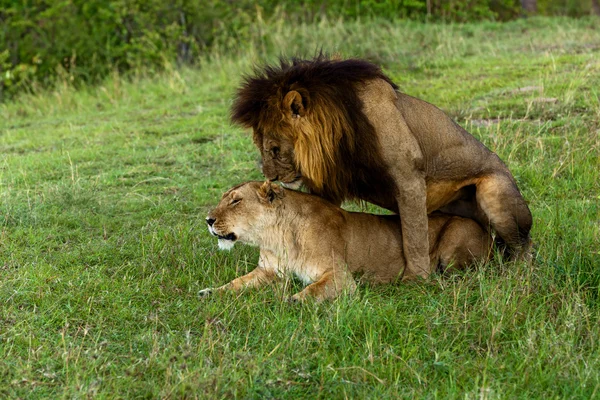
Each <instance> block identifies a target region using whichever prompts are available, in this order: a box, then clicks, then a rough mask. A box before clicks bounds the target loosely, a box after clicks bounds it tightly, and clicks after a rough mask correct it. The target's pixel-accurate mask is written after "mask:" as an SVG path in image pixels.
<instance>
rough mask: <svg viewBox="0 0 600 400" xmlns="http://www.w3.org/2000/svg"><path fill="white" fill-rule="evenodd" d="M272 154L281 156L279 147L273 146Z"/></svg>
mask: <svg viewBox="0 0 600 400" xmlns="http://www.w3.org/2000/svg"><path fill="white" fill-rule="evenodd" d="M271 154H273V157H275V158H277V157H279V147H273V148H272V149H271Z"/></svg>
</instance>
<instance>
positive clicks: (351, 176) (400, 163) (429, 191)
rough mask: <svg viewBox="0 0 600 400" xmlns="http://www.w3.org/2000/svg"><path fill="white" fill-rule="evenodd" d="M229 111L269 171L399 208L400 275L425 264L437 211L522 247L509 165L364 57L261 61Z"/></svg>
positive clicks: (524, 221) (519, 208)
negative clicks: (466, 220)
mask: <svg viewBox="0 0 600 400" xmlns="http://www.w3.org/2000/svg"><path fill="white" fill-rule="evenodd" d="M232 119H233V120H234V121H235V122H237V123H240V124H242V125H244V126H247V127H251V128H252V129H253V131H254V142H255V144H256V146H257V147H258V148H259V149H260V151H261V155H262V159H263V173H264V175H265V177H266V178H267V179H271V180H280V181H281V182H282V183H284V184H288V185H290V187H297V186H299V184H300V183H304V184H305V185H306V186H307V187H308V189H309V190H310V191H311V193H314V194H317V195H319V196H322V197H324V198H326V199H328V200H330V201H332V202H334V203H336V204H341V201H342V200H346V199H362V200H366V201H368V202H371V203H373V204H377V205H379V206H382V207H385V208H387V209H389V210H391V211H394V212H397V213H399V214H400V217H401V219H402V233H403V235H402V245H403V246H402V247H403V250H404V259H405V262H406V269H407V273H406V274H405V278H411V277H416V276H420V277H427V276H429V274H430V273H431V272H432V270H431V265H432V264H433V263H431V262H430V261H431V260H430V257H429V255H428V251H429V249H430V247H431V246H430V245H429V244H428V230H427V224H428V219H427V215H428V214H430V213H431V212H433V211H436V210H440V211H443V212H445V213H450V214H454V215H460V216H463V217H469V218H474V219H476V220H477V221H478V222H479V223H480V224H481V225H482V226H485V227H486V228H491V229H493V230H494V231H495V232H496V233H497V236H498V238H499V240H500V241H502V242H503V243H504V244H505V245H506V247H507V249H508V253H509V254H510V255H511V256H512V257H513V258H515V259H518V258H520V257H521V256H522V255H524V254H527V252H528V247H529V245H530V238H529V232H530V229H531V225H532V217H531V213H530V211H529V208H528V206H527V203H526V202H525V200H524V199H523V197H522V196H521V193H520V192H519V189H518V188H517V185H516V183H515V180H514V178H513V176H512V174H511V173H510V171H509V170H508V168H507V167H506V165H504V163H503V162H502V161H501V160H500V159H499V158H498V156H497V155H496V154H494V153H493V152H492V151H490V150H489V149H487V148H486V147H485V146H484V145H483V144H482V143H481V142H479V141H478V140H477V139H475V138H474V137H473V136H472V135H470V134H469V133H468V132H467V131H465V130H464V129H463V128H461V127H460V126H459V125H458V124H456V123H455V122H454V121H452V119H450V117H448V116H447V115H446V114H445V113H444V112H443V111H442V110H440V109H439V108H437V107H435V106H433V105H431V104H429V103H427V102H425V101H423V100H419V99H416V98H414V97H411V96H408V95H405V94H403V93H400V92H399V91H398V88H397V86H396V85H395V84H394V83H393V82H392V81H391V80H390V79H389V78H388V77H387V76H385V75H384V74H383V72H381V70H380V69H379V68H378V67H377V66H375V65H373V64H371V63H368V62H365V61H362V60H329V59H326V58H325V57H317V58H316V59H314V60H292V62H290V63H288V62H285V61H282V62H281V64H280V66H267V67H265V69H264V70H263V71H260V72H258V73H257V75H256V76H255V77H249V78H247V79H246V80H245V82H244V84H243V85H242V87H240V89H239V91H238V96H237V99H236V102H235V103H234V106H233V112H232Z"/></svg>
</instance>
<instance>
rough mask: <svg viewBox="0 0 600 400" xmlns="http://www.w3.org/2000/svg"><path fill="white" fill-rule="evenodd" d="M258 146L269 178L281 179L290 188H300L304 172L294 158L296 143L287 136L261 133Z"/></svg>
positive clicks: (265, 172)
mask: <svg viewBox="0 0 600 400" xmlns="http://www.w3.org/2000/svg"><path fill="white" fill-rule="evenodd" d="M260 137H261V138H262V143H260V144H258V143H257V145H258V147H259V149H260V152H261V156H262V172H263V175H264V176H265V178H266V179H267V180H270V181H279V182H281V183H282V184H283V186H285V187H287V188H290V189H299V188H300V186H301V185H302V174H301V172H300V171H299V170H298V168H297V167H296V163H295V160H294V144H293V143H292V141H291V140H289V139H286V138H285V137H275V136H274V135H260Z"/></svg>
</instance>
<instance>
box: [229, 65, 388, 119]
mask: <svg viewBox="0 0 600 400" xmlns="http://www.w3.org/2000/svg"><path fill="white" fill-rule="evenodd" d="M373 79H383V80H385V81H386V82H387V83H389V84H390V85H391V86H392V87H393V88H394V89H395V90H396V89H398V87H397V86H396V84H395V83H394V82H392V81H391V80H390V79H389V78H388V77H387V76H386V75H385V74H384V73H383V72H382V71H381V68H379V66H377V65H375V64H372V63H370V62H368V61H365V60H360V59H348V60H332V59H329V58H328V57H327V56H324V55H318V56H317V57H315V58H314V59H312V60H303V59H299V58H292V59H291V60H285V59H280V60H279V65H267V66H265V67H262V68H259V67H256V68H255V69H254V75H248V76H245V77H244V81H243V83H242V85H241V86H240V87H239V88H238V90H237V96H236V99H235V102H234V103H233V107H232V109H231V120H232V121H233V122H235V123H237V124H240V125H242V126H245V127H246V128H255V127H257V126H258V125H259V124H260V122H261V119H262V118H263V117H264V115H263V113H265V112H268V111H269V108H270V105H272V99H273V96H277V97H279V98H280V99H279V100H283V96H285V94H286V93H287V92H288V91H289V90H292V89H295V88H297V87H302V88H304V89H306V90H308V92H309V93H310V94H314V93H322V94H323V97H326V98H328V99H329V100H339V101H344V102H345V101H348V104H347V106H348V108H354V107H356V106H361V104H360V101H359V100H358V96H357V95H356V86H357V84H360V83H363V82H366V81H369V80H373ZM349 100H350V101H349ZM361 108H362V107H361ZM348 111H356V112H360V109H358V110H350V109H349V110H348Z"/></svg>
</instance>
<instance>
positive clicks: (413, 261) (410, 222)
mask: <svg viewBox="0 0 600 400" xmlns="http://www.w3.org/2000/svg"><path fill="white" fill-rule="evenodd" d="M398 191H399V193H398V196H397V201H398V210H399V211H400V220H401V224H402V248H403V250H404V259H405V261H406V266H405V269H404V276H403V280H411V279H415V278H417V277H421V278H427V277H429V275H430V274H431V263H430V260H429V233H428V232H429V230H428V218H427V191H426V186H425V181H424V180H423V179H421V178H413V179H411V180H410V181H405V182H402V184H401V185H399V187H398Z"/></svg>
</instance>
